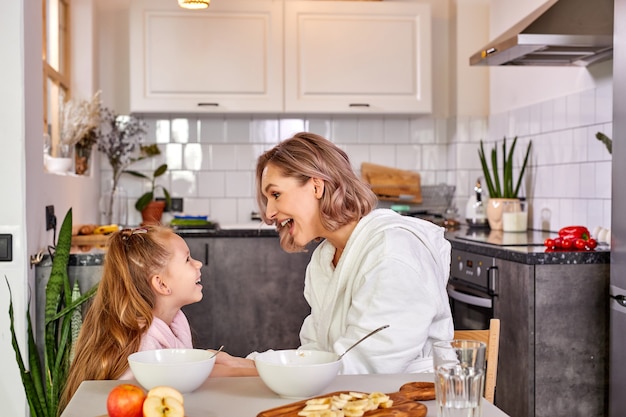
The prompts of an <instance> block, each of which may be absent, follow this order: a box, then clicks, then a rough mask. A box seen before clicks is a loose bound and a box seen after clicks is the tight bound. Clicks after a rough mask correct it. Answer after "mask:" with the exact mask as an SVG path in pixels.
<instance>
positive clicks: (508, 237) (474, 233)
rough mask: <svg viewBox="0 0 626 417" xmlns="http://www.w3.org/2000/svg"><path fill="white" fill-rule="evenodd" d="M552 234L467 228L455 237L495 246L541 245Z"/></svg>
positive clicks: (548, 232) (534, 231)
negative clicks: (463, 232)
mask: <svg viewBox="0 0 626 417" xmlns="http://www.w3.org/2000/svg"><path fill="white" fill-rule="evenodd" d="M554 235H555V233H554V232H550V231H545V230H527V231H526V232H503V231H502V230H490V229H487V228H469V229H467V230H466V233H465V234H464V235H462V234H457V235H456V238H457V239H459V240H467V241H470V242H477V243H484V244H489V245H495V246H543V242H544V241H545V240H546V239H547V238H548V237H554Z"/></svg>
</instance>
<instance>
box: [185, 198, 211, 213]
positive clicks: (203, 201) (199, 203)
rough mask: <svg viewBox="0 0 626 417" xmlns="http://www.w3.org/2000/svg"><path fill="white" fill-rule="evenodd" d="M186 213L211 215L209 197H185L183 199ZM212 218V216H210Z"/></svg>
mask: <svg viewBox="0 0 626 417" xmlns="http://www.w3.org/2000/svg"><path fill="white" fill-rule="evenodd" d="M183 205H184V210H185V211H184V213H185V214H186V215H189V216H209V213H210V211H209V206H210V204H209V199H208V198H193V197H192V198H185V199H184V201H183ZM209 218H210V217H209Z"/></svg>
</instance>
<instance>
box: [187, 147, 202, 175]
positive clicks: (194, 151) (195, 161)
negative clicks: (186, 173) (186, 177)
mask: <svg viewBox="0 0 626 417" xmlns="http://www.w3.org/2000/svg"><path fill="white" fill-rule="evenodd" d="M203 149H204V147H203V146H202V145H200V144H199V143H188V144H187V145H184V150H183V167H184V169H189V170H193V171H200V170H201V169H202V159H203Z"/></svg>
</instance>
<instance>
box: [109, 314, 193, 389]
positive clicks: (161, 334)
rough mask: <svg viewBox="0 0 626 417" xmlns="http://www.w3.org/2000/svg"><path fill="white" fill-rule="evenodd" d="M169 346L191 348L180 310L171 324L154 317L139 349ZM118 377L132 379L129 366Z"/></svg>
mask: <svg viewBox="0 0 626 417" xmlns="http://www.w3.org/2000/svg"><path fill="white" fill-rule="evenodd" d="M169 348H193V343H192V340H191V328H190V327H189V322H188V321H187V317H186V316H185V314H184V313H183V312H182V311H181V310H179V311H178V313H176V316H174V320H172V324H171V326H168V325H167V323H165V322H164V321H163V320H161V319H160V318H158V317H154V318H153V319H152V324H151V325H150V328H149V329H148V331H147V332H146V333H145V334H144V335H143V336H142V337H141V345H140V346H139V351H143V350H154V349H169ZM119 379H123V380H128V379H133V373H132V371H131V370H130V368H128V369H127V370H126V372H124V374H123V375H122V376H121V377H120V378H119Z"/></svg>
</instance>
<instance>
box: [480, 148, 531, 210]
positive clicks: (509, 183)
mask: <svg viewBox="0 0 626 417" xmlns="http://www.w3.org/2000/svg"><path fill="white" fill-rule="evenodd" d="M516 144H517V136H516V137H515V138H514V139H513V144H512V145H511V149H509V152H508V154H507V149H506V137H505V138H504V141H503V142H502V174H500V172H499V171H500V170H499V168H498V152H497V146H494V147H493V149H492V150H491V170H490V168H489V165H488V163H487V158H486V157H485V150H484V147H483V141H482V140H481V141H480V149H478V156H479V158H480V164H481V166H482V169H483V174H484V176H485V182H486V183H487V189H488V190H489V197H491V198H517V196H518V194H519V189H520V186H521V185H522V178H523V177H524V171H525V170H526V165H527V164H528V157H529V156H530V148H531V147H532V141H529V142H528V147H527V148H526V155H525V156H524V162H523V164H522V167H521V168H520V173H519V177H518V178H517V181H516V182H515V187H514V186H513V184H514V181H513V155H514V152H515V145H516ZM501 179H502V180H501Z"/></svg>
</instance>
